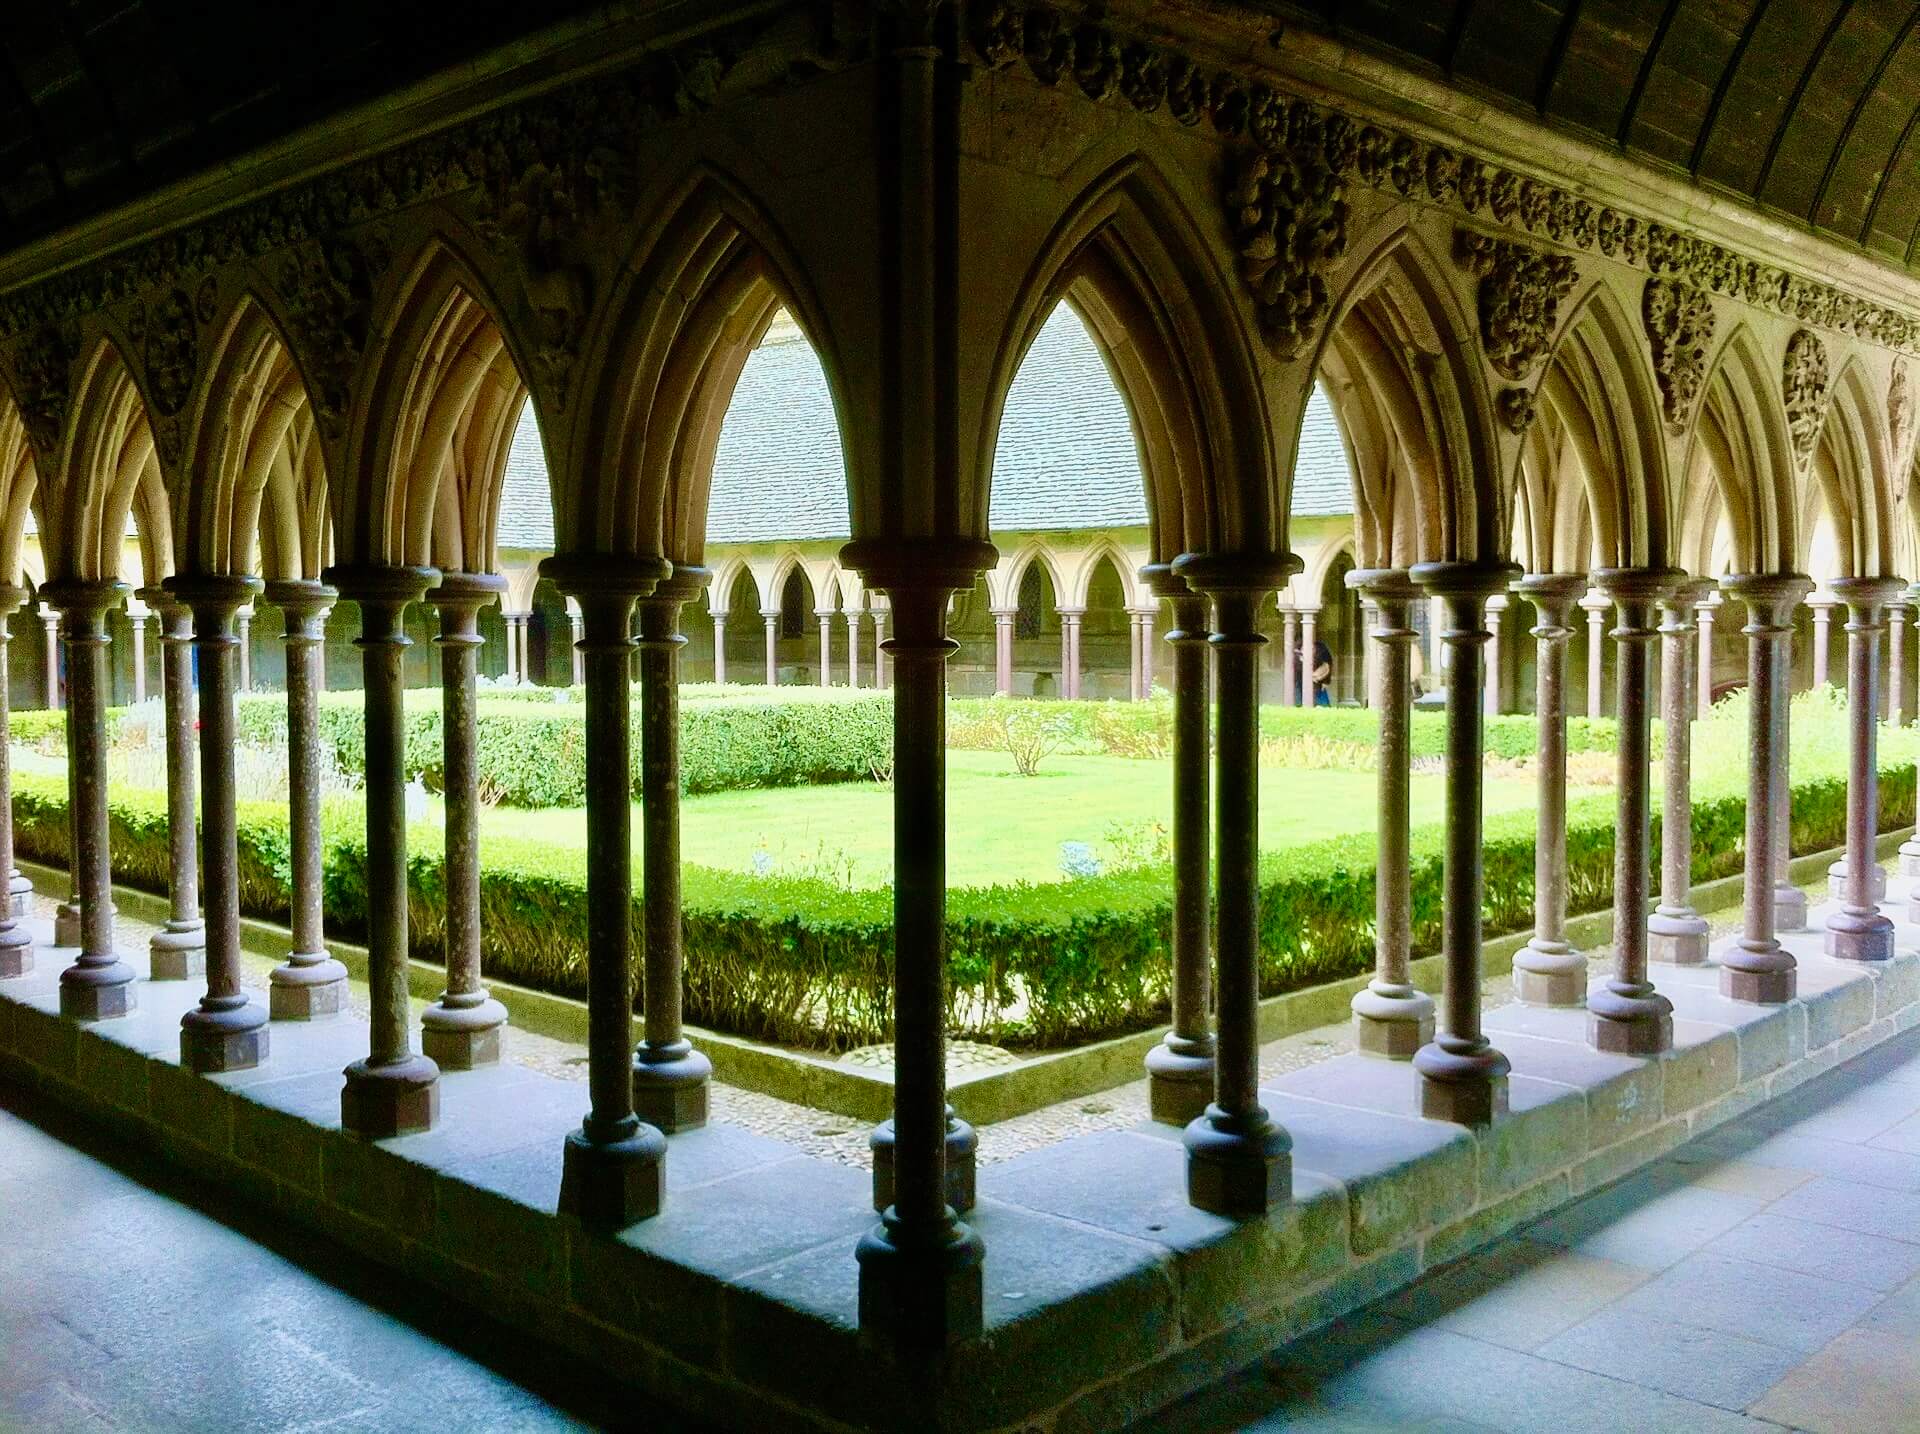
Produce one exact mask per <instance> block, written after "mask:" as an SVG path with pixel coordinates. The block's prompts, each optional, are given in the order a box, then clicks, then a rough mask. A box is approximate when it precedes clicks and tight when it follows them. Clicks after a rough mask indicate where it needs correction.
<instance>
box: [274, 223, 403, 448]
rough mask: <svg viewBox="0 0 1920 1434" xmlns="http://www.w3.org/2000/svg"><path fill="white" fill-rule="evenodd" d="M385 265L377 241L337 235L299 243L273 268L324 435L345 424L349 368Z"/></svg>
mask: <svg viewBox="0 0 1920 1434" xmlns="http://www.w3.org/2000/svg"><path fill="white" fill-rule="evenodd" d="M386 265H387V254H386V250H385V247H384V245H382V244H380V243H379V242H378V241H377V240H375V241H371V242H368V243H365V244H361V243H355V242H354V241H352V240H350V239H345V238H341V239H334V240H331V241H328V242H325V243H316V244H304V245H302V246H300V247H299V248H298V249H296V250H294V252H293V253H291V254H289V255H288V256H287V258H286V260H285V262H284V263H282V264H281V265H280V266H279V267H278V269H277V270H276V271H275V273H274V282H275V286H276V288H277V290H278V292H279V294H280V298H281V302H282V304H283V305H284V306H285V309H286V314H287V323H288V327H289V328H290V330H291V333H290V335H289V337H290V338H291V340H292V343H293V346H294V349H295V352H296V355H297V357H298V358H299V360H300V362H301V366H302V368H303V369H304V370H305V373H306V378H307V383H308V389H309V396H310V399H311V401H312V404H313V408H314V419H315V421H316V422H317V423H318V425H319V428H320V432H321V434H322V436H324V437H326V438H328V439H329V440H333V439H338V438H339V437H340V436H341V434H342V432H343V430H344V428H345V424H346V414H347V405H348V404H349V402H351V398H352V390H353V377H354V373H355V371H356V370H357V369H358V368H359V365H360V359H361V356H362V355H363V354H364V353H365V352H366V345H367V325H368V322H369V318H370V315H371V313H372V309H373V286H374V283H375V281H376V280H377V279H378V278H379V276H380V274H381V273H382V272H383V271H384V270H385V268H386Z"/></svg>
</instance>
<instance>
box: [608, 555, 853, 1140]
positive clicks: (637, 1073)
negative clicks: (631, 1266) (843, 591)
mask: <svg viewBox="0 0 1920 1434" xmlns="http://www.w3.org/2000/svg"><path fill="white" fill-rule="evenodd" d="M712 576H713V574H712V573H710V572H708V571H707V570H706V569H705V568H699V567H693V566H691V565H688V564H676V565H675V566H674V568H673V571H672V573H671V574H670V575H669V576H668V577H666V578H664V579H662V580H661V582H660V583H659V585H658V586H657V587H655V588H654V590H653V591H652V592H651V593H648V594H645V595H644V596H642V597H641V598H640V599H639V606H640V813H641V851H642V855H641V862H642V873H643V889H644V891H645V897H646V899H645V919H646V947H645V954H644V962H643V965H642V972H641V1009H642V1011H643V1012H644V1013H645V1026H644V1035H643V1037H642V1039H641V1041H640V1044H639V1045H638V1046H637V1047H636V1048H635V1049H634V1053H633V1106H634V1110H635V1111H636V1112H637V1113H638V1114H639V1117H640V1119H641V1120H643V1121H646V1122H647V1123H648V1124H650V1125H652V1126H654V1127H655V1128H657V1129H659V1130H661V1131H664V1132H666V1133H667V1134H669V1135H671V1134H673V1133H674V1132H675V1131H681V1130H696V1129H698V1128H699V1127H700V1126H703V1125H705V1124H706V1123H707V1102H708V1092H709V1086H710V1084H711V1081H712V1078H713V1062H711V1061H710V1060H708V1059H707V1058H706V1057H705V1056H704V1055H702V1054H701V1053H700V1052H699V1051H697V1050H695V1049H694V1048H693V1043H692V1042H690V1041H689V1040H688V1039H687V1037H686V1032H685V1030H684V1029H683V1027H682V1025H681V988H682V984H683V981H684V977H683V974H682V972H683V969H684V968H683V959H684V958H683V955H682V951H681V933H682V925H683V919H682V915H681V900H680V649H681V648H682V647H684V646H686V642H687V640H686V638H684V637H682V636H681V635H680V610H681V608H682V607H683V606H684V605H685V604H686V603H688V602H691V601H692V600H693V599H695V598H696V597H698V596H699V595H700V592H701V590H702V589H703V588H704V587H705V586H706V585H707V582H708V580H709V579H711V578H712ZM849 620H851V617H850V618H849ZM849 672H851V668H849Z"/></svg>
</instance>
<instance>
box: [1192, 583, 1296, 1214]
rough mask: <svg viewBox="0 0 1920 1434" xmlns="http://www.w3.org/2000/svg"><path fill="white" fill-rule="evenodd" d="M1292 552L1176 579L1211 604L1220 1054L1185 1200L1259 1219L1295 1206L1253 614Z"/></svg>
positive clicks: (1195, 1127)
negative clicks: (1279, 1033)
mask: <svg viewBox="0 0 1920 1434" xmlns="http://www.w3.org/2000/svg"><path fill="white" fill-rule="evenodd" d="M1299 570H1300V561H1299V559H1297V558H1295V557H1293V556H1292V555H1290V554H1283V553H1275V554H1243V553H1189V554H1187V555H1185V556H1183V557H1181V558H1180V559H1179V560H1178V561H1176V562H1175V564H1174V571H1175V572H1176V573H1178V574H1179V575H1180V576H1181V577H1183V578H1185V579H1186V580H1187V582H1188V584H1189V585H1190V586H1191V587H1192V588H1193V589H1194V590H1195V591H1196V592H1199V593H1203V594H1205V595H1207V596H1209V597H1211V598H1212V599H1213V603H1214V629H1215V630H1214V633H1213V636H1212V637H1211V638H1210V639H1208V641H1209V645H1210V646H1211V647H1212V649H1213V653H1214V666H1215V674H1214V680H1215V682H1216V684H1217V689H1218V694H1219V695H1218V699H1217V706H1216V708H1215V714H1214V715H1215V726H1214V733H1215V747H1214V752H1215V762H1216V767H1215V772H1216V778H1215V790H1214V822H1215V829H1214V851H1215V865H1214V871H1215V878H1214V879H1215V882H1216V887H1215V893H1216V899H1215V906H1216V909H1217V911H1218V916H1217V918H1216V921H1217V927H1216V931H1215V938H1214V947H1215V956H1214V960H1215V965H1216V968H1217V972H1218V991H1219V997H1218V1003H1217V1004H1218V1018H1217V1019H1218V1024H1219V1035H1218V1037H1217V1042H1218V1044H1217V1054H1216V1056H1215V1064H1214V1096H1213V1104H1212V1105H1210V1106H1208V1107H1207V1109H1206V1111H1205V1113H1203V1114H1202V1115H1201V1116H1200V1117H1199V1118H1198V1119H1196V1120H1195V1121H1194V1122H1193V1123H1192V1124H1191V1125H1189V1126H1188V1127H1187V1131H1186V1136H1185V1142H1186V1147H1187V1199H1188V1200H1189V1201H1190V1202H1192V1203H1193V1204H1194V1205H1195V1206H1197V1207H1198V1208H1200V1209H1202V1210H1207V1211H1210V1212H1211V1213H1213V1214H1216V1215H1228V1216H1234V1217H1239V1216H1248V1215H1259V1214H1263V1213H1264V1212H1266V1211H1267V1210H1268V1209H1270V1208H1272V1207H1273V1206H1274V1205H1276V1204H1279V1203H1282V1202H1284V1201H1286V1200H1288V1199H1290V1198H1291V1195H1292V1191H1293V1141H1292V1139H1291V1137H1289V1136H1288V1134H1287V1132H1286V1131H1285V1130H1284V1129H1283V1128H1281V1126H1280V1125H1278V1124H1277V1123H1276V1122H1274V1121H1273V1120H1271V1119H1269V1117H1268V1115H1267V1110H1266V1107H1265V1106H1263V1105H1261V1104H1260V649H1261V648H1263V647H1265V646H1266V642H1267V640H1266V638H1264V637H1263V636H1261V634H1260V629H1259V626H1258V624H1257V621H1256V615H1257V614H1258V612H1259V610H1260V605H1261V604H1262V603H1263V602H1266V601H1267V600H1268V595H1269V594H1271V593H1273V592H1275V591H1277V590H1278V589H1279V588H1280V587H1281V586H1283V585H1284V584H1285V583H1286V581H1287V579H1288V577H1289V576H1291V575H1292V574H1293V573H1296V572H1298V571H1299Z"/></svg>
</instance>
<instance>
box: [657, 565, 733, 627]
mask: <svg viewBox="0 0 1920 1434" xmlns="http://www.w3.org/2000/svg"><path fill="white" fill-rule="evenodd" d="M712 581H713V569H712V568H703V567H700V566H698V565H697V564H694V563H675V564H674V565H673V571H672V572H670V573H668V574H667V575H666V576H665V577H664V578H662V579H660V581H659V582H658V583H656V584H654V589H653V591H652V592H650V593H647V594H645V595H644V597H643V599H642V601H643V602H644V601H648V600H652V601H656V602H661V603H672V604H673V605H674V606H676V607H678V606H680V605H681V604H683V603H690V602H692V601H693V600H694V599H695V598H697V597H699V596H700V594H701V593H703V592H705V591H706V589H707V584H708V583H710V582H712ZM715 615H716V616H718V617H724V616H726V614H725V613H718V614H715Z"/></svg>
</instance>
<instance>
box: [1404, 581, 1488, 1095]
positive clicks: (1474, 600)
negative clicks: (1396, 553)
mask: <svg viewBox="0 0 1920 1434" xmlns="http://www.w3.org/2000/svg"><path fill="white" fill-rule="evenodd" d="M1412 576H1413V580H1414V581H1415V582H1417V583H1419V584H1420V586H1422V587H1423V588H1425V589H1426V590H1427V591H1428V592H1430V593H1432V594H1433V595H1435V596H1436V597H1440V598H1444V599H1445V600H1446V606H1447V616H1446V626H1445V628H1444V629H1443V630H1442V632H1441V634H1440V640H1441V641H1442V642H1443V643H1445V644H1446V648H1447V652H1448V657H1447V827H1446V852H1445V857H1444V870H1443V873H1442V888H1443V895H1442V914H1441V938H1440V940H1441V957H1442V962H1443V965H1444V967H1445V971H1446V977H1445V980H1446V989H1445V992H1444V996H1443V1000H1442V1007H1443V1009H1444V1012H1445V1024H1444V1027H1443V1029H1442V1030H1441V1031H1440V1033H1439V1034H1438V1035H1436V1036H1435V1037H1434V1039H1433V1042H1432V1043H1431V1044H1430V1045H1426V1046H1422V1047H1421V1048H1420V1050H1419V1051H1417V1052H1416V1053H1415V1054H1414V1057H1413V1067H1414V1069H1415V1070H1417V1071H1418V1072H1420V1075H1421V1082H1420V1113H1421V1114H1422V1115H1424V1116H1426V1117H1428V1118H1429V1119H1434V1120H1451V1121H1456V1122H1458V1123H1460V1124H1462V1125H1487V1124H1490V1123H1492V1122H1493V1121H1494V1120H1496V1119H1498V1118H1499V1117H1500V1116H1502V1115H1504V1114H1505V1113H1506V1109H1507V1072H1508V1069H1509V1066H1508V1062H1507V1058H1506V1057H1505V1056H1504V1055H1502V1054H1501V1053H1500V1052H1499V1051H1497V1050H1495V1049H1494V1048H1493V1046H1492V1044H1491V1043H1490V1042H1489V1041H1488V1040H1487V1038H1486V1035H1485V1034H1484V1033H1483V1032H1482V1030H1481V1029H1480V935H1481V911H1480V907H1481V899H1482V897H1483V894H1484V886H1485V875H1484V872H1483V870H1482V867H1481V856H1480V832H1481V790H1482V780H1483V778H1482V774H1481V757H1482V746H1483V737H1484V728H1483V727H1482V725H1481V724H1482V722H1483V721H1484V718H1483V716H1482V712H1481V699H1480V688H1481V684H1482V682H1483V681H1484V680H1485V679H1484V675H1483V672H1482V657H1483V653H1484V649H1485V647H1486V644H1487V640H1488V637H1489V634H1488V632H1487V628H1486V617H1485V606H1486V600H1487V599H1488V598H1489V597H1491V596H1493V594H1495V593H1497V592H1499V591H1500V590H1501V589H1503V588H1505V587H1506V586H1507V583H1508V581H1509V579H1510V577H1511V571H1510V569H1508V568H1506V567H1504V566H1495V565H1492V564H1484V565H1483V564H1478V563H1460V562H1441V563H1422V564H1420V565H1419V566H1418V567H1416V568H1414V569H1413V573H1412Z"/></svg>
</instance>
